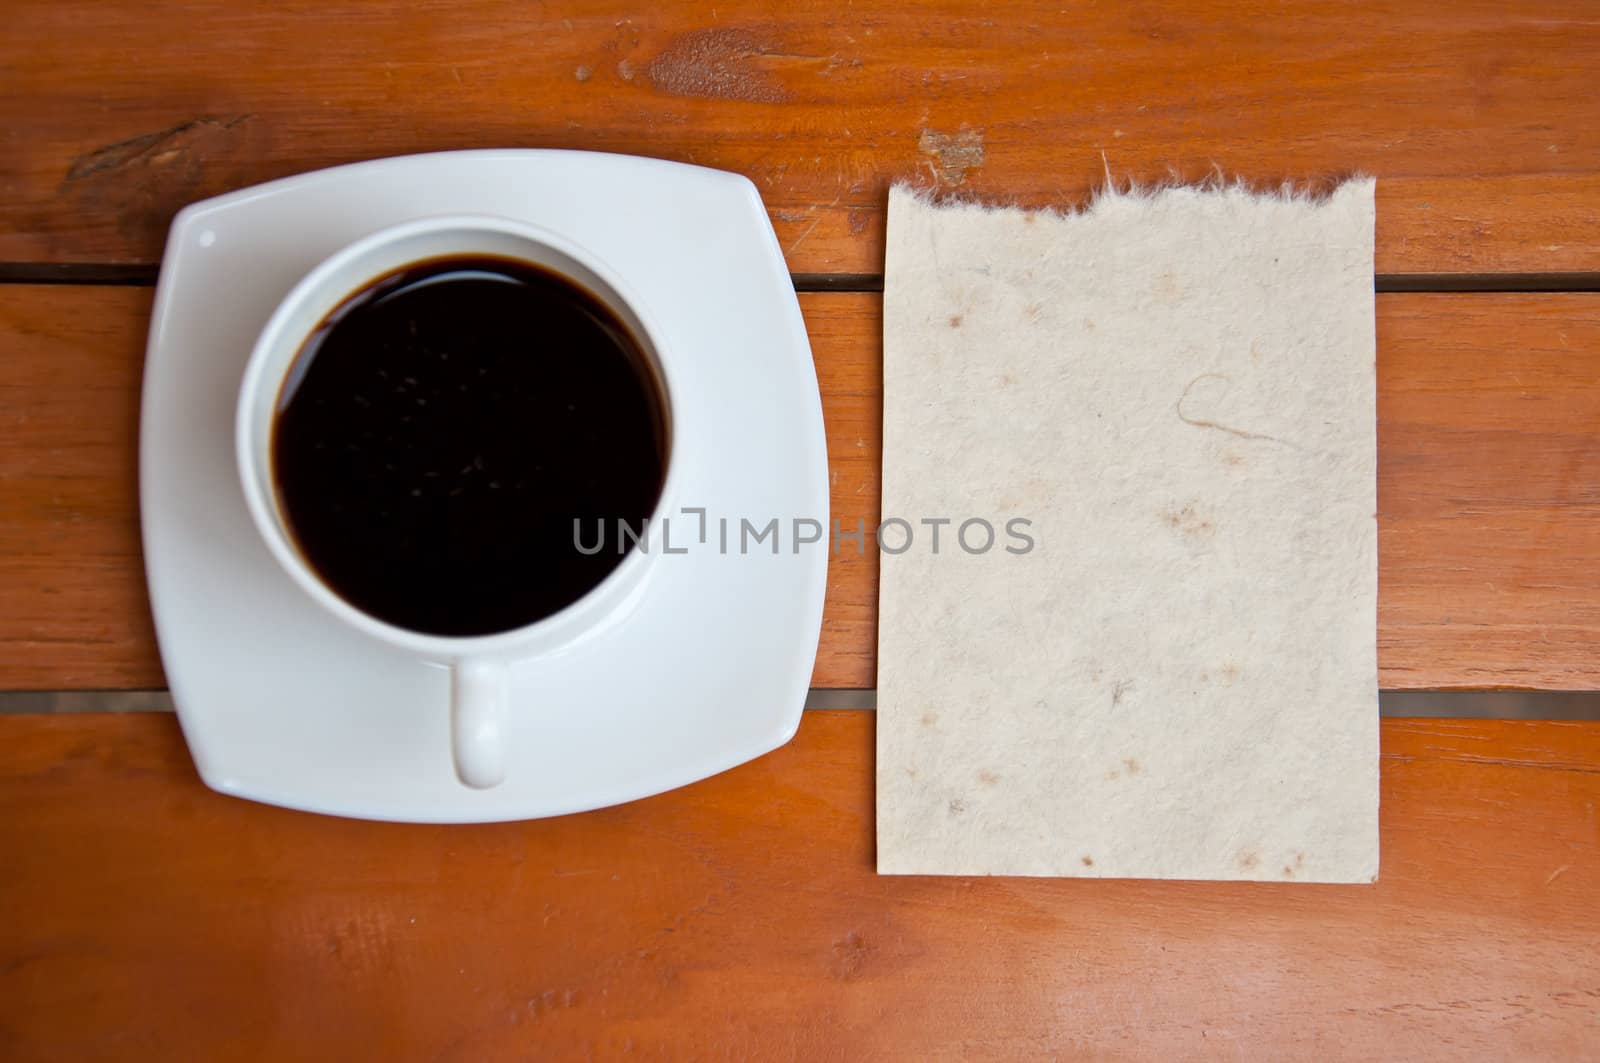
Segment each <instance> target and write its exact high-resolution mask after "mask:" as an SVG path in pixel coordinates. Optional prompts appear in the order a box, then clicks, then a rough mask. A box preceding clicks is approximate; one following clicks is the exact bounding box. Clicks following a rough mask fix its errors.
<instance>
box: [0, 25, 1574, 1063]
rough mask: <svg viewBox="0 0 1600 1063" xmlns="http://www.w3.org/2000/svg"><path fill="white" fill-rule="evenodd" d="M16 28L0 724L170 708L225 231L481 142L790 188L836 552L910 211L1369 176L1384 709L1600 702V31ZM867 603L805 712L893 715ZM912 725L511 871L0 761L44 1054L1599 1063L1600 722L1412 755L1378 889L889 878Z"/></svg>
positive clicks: (666, 804)
mask: <svg viewBox="0 0 1600 1063" xmlns="http://www.w3.org/2000/svg"><path fill="white" fill-rule="evenodd" d="M4 21H5V29H4V31H3V32H0V72H3V73H0V84H3V85H4V91H3V92H0V143H3V145H4V151H3V152H0V263H4V264H3V265H0V279H3V280H5V281H7V282H8V283H4V284H0V428H3V431H0V602H3V608H0V647H3V649H0V688H3V689H11V690H30V689H140V688H159V687H160V686H161V685H162V674H161V667H160V664H159V661H158V659H157V655H156V649H155V644H154V641H153V636H152V631H151V625H150V620H149V617H148V612H147V606H146V601H145V592H144V584H143V578H142V573H141V569H140V560H139V541H138V524H137V514H136V507H135V429H136V417H137V412H136V411H137V398H138V387H139V373H140V361H141V359H140V352H141V350H142V345H143V341H144V334H145V329H146V326H147V317H148V312H149V308H150V297H151V296H150V289H149V286H148V285H149V282H150V281H151V279H152V278H153V276H154V271H155V264H156V263H157V261H158V260H159V256H160V253H161V245H162V239H163V234H164V231H165V227H166V225H167V223H168V221H169V220H170V218H171V215H172V214H173V212H174V211H175V210H176V209H177V208H178V207H180V206H182V205H183V204H184V203H187V202H190V201H192V200H194V199H197V198H201V197H204V196H208V195H211V194H214V193H218V192H222V191H225V190H228V189H232V188H238V187H241V186H245V185H249V184H253V183H256V182H258V181H261V180H264V179H267V178H271V177H278V176H282V175H286V174H291V173H296V172H299V171H302V170H306V169H309V168H314V167H318V166H323V165H328V164H332V163H338V162H346V161H352V160H356V159H365V158H373V157H378V156H383V155H389V154H396V153H405V152H415V151H425V150H436V149H447V148H465V147H479V146H492V145H493V146H562V147H580V148H596V149H604V150H611V151H624V152H638V153H643V154H650V155H659V156H662V157H666V158H672V159H680V160H685V161H691V162H697V163H703V164H706V165H710V166H718V167H724V168H727V169H732V170H737V171H740V172H743V173H746V174H748V175H749V176H750V177H751V178H752V179H754V180H755V181H756V183H757V185H758V186H759V187H760V189H761V191H762V194H763V195H764V196H765V197H766V201H767V204H768V206H769V208H770V210H771V214H772V219H773V223H774V225H775V226H776V227H777V230H778V234H779V237H780V240H781V241H782V244H783V246H784V248H785V250H786V253H787V255H788V258H789V263H790V267H791V269H792V270H793V272H794V274H795V279H796V285H797V287H799V288H801V289H802V291H803V292H804V293H805V294H803V295H802V296H801V303H802V306H803V308H804V311H805V314H806V318H807V321H808V323H809V326H810V329H811V335H812V342H813V345H814V348H815V352H816V360H817V367H818V370H819V373H820V376H821V380H822V387H823V393H824V403H825V409H826V416H827V422H828V436H829V449H830V453H831V455H832V461H833V483H834V487H833V507H834V513H835V515H836V516H839V517H840V518H841V519H843V520H844V521H845V522H846V524H847V525H848V524H850V523H852V522H853V520H854V518H856V517H862V518H865V519H866V521H867V522H868V524H869V525H871V524H873V523H875V522H876V519H877V516H878V502H877V499H878V465H879V462H878V458H879V452H878V448H879V438H880V433H879V410H880V402H879V397H880V396H879V392H880V387H881V383H880V372H879V365H880V361H879V344H878V325H879V321H878V319H879V305H880V297H879V295H878V294H876V288H877V286H878V276H877V275H878V274H879V272H880V271H881V261H882V247H883V226H884V217H883V211H884V202H885V189H886V187H887V185H888V183H889V182H890V181H891V180H894V179H897V178H903V179H908V180H912V181H915V182H918V183H920V184H921V185H923V186H925V187H929V188H936V189H939V190H941V191H946V192H953V193H954V194H968V193H970V194H972V195H975V196H982V197H990V198H994V199H1001V200H1007V201H1014V202H1020V203H1023V204H1029V205H1047V204H1053V205H1068V204H1072V203H1075V202H1079V201H1081V200H1082V199H1083V197H1084V196H1086V195H1087V194H1088V192H1089V191H1090V189H1091V188H1092V187H1093V186H1094V185H1095V184H1096V183H1097V182H1099V181H1101V180H1102V179H1103V176H1104V173H1105V170H1106V168H1107V167H1108V166H1109V168H1110V170H1111V171H1112V172H1113V173H1116V174H1118V175H1128V176H1132V177H1137V178H1142V179H1154V178H1162V177H1165V176H1166V175H1167V174H1168V173H1169V172H1172V173H1176V174H1177V175H1179V176H1181V177H1196V176H1202V175H1204V174H1206V173H1208V172H1210V171H1211V170H1212V168H1213V167H1214V166H1217V167H1221V168H1222V169H1223V170H1225V172H1227V173H1228V174H1230V175H1233V174H1237V175H1241V176H1244V177H1246V178H1249V179H1252V180H1255V181H1278V180H1281V179H1285V178H1288V179H1308V180H1318V179H1325V178H1328V177H1330V176H1333V175H1338V174H1342V173H1347V172H1350V171H1364V172H1367V173H1372V174H1376V175H1377V176H1378V178H1379V181H1378V249H1377V272H1378V278H1377V283H1378V286H1379V291H1380V292H1381V293H1382V294H1380V295H1379V296H1378V301H1377V302H1378V348H1379V360H1378V373H1379V417H1380V431H1379V435H1380V462H1379V466H1380V468H1379V505H1380V513H1379V519H1380V552H1381V557H1382V569H1381V602H1380V618H1379V650H1380V662H1381V668H1382V682H1383V685H1384V686H1385V687H1386V688H1389V689H1424V688H1452V687H1454V688H1487V687H1527V688H1550V689H1592V688H1595V687H1596V686H1597V685H1600V103H1597V89H1600V4H1596V3H1594V2H1592V0H1591V2H1572V0H1537V2H1531V3H1524V4H1506V3H1504V2H1502V0H1494V2H1487V0H1470V2H1466V3H1457V4H1452V5H1449V6H1448V7H1445V8H1441V7H1438V6H1437V5H1421V4H1411V5H1389V4H1382V3H1352V4H1348V5H1329V6H1327V7H1311V6H1307V5H1288V6H1279V5H1269V4H1266V3H1259V2H1241V3H1238V4H1228V3H1222V2H1219V0H1198V2H1195V3H1190V4H1171V5H1167V6H1163V5H1160V4H1154V3H1141V4H1135V5H1127V6H1124V5H1117V4H1098V5H1088V4H1081V3H1073V4H1070V5H1065V6H1064V5H1062V4H1040V5H1027V4H1021V3H1016V2H1011V0H998V2H994V3H989V4H977V3H970V2H969V3H952V2H948V0H935V2H932V3H928V4H924V5H921V6H917V7H912V6H910V5H904V6H902V5H896V4H891V3H888V2H886V0H833V2H828V3H819V2H815V0H790V2H787V3H781V4H779V3H773V4H756V3H739V2H736V0H712V2H706V0H699V2H689V3H675V2H665V3H656V4H649V5H639V6H638V7H636V8H633V9H629V8H625V7H614V8H606V7H602V6H599V5H595V4H581V5H579V4H575V5H570V6H566V7H563V6H561V5H557V4H550V3H544V2H540V0H532V2H530V0H519V2H515V3H513V2H500V0H458V2H455V3H435V4H422V5H412V6H392V5H371V4H369V5H362V4H356V3H352V2H348V0H333V2H318V3H311V2H295V3H289V4H285V5H278V6H277V9H276V10H274V11H273V12H272V13H266V12H265V11H264V10H258V9H257V8H256V6H255V5H243V4H223V3H215V2H199V3H190V4H179V3H176V2H174V0H152V2H150V3H145V4H117V5H112V4H92V3H87V2H84V0H17V2H15V3H13V4H11V5H9V6H8V8H7V10H6V17H5V20H4ZM876 578H877V570H876V562H875V559H874V558H873V557H871V556H867V557H864V558H857V557H855V556H854V555H851V554H846V555H845V556H842V557H840V558H838V559H836V560H835V562H834V564H833V568H832V571H831V572H830V588H829V597H828V607H827V617H826V622H825V628H824V632H823V637H822V646H821V651H820V653H819V655H818V659H817V665H816V672H815V679H814V682H815V683H816V685H818V686H823V687H870V686H871V685H872V684H873V681H874V660H873V651H874V641H875V624H876V617H875V600H876ZM871 765H872V717H871V715H870V714H868V713H863V712H812V713H808V714H807V717H806V719H805V722H804V723H803V725H802V726H801V728H800V733H799V736H798V737H797V738H796V739H795V740H794V742H793V743H791V744H790V745H789V746H788V747H786V748H784V749H782V750H780V751H778V752H776V753H774V754H771V755H770V756H767V757H764V758H762V759H760V760H758V761H756V762H754V763H751V764H748V765H745V766H744V767H741V768H738V769H735V770H733V771H730V772H728V773H726V774H724V775H722V776H719V777H717V778H714V779H711V780H708V781H706V782H703V783H700V784H697V785H694V786H690V787H687V788H685V789H683V790H680V791H677V792H675V793H670V794H666V795H663V796H661V797H657V798H653V799H650V800H647V801H641V802H638V803H636V804H632V805H628V806H625V807H621V808H614V809H609V810H606V811H601V812H595V813H590V814H587V815H581V816H572V817H568V818H564V819H559V820H551V821H542V822H531V823H520V824H504V825H495V826H481V827H452V828H441V827H415V826H399V825H389V824H370V823H359V822H351V821H340V820H334V819H327V818H321V817H317V816H312V815H305V814H299V813H294V812H288V811H283V810H279V809H274V808H267V807H263V806H258V805H252V804H248V803H245V802H243V801H238V800H233V799H229V798H224V797H221V796H218V795H216V794H214V793H212V792H210V791H208V790H207V789H205V788H204V787H203V786H202V785H201V784H200V783H199V781H198V779H197V778H196V776H195V773H194V770H193V768H192V766H191V764H190V761H189V758H188V755H187V752H186V751H185V749H184V747H183V744H182V740H181V738H180V736H179V734H178V730H177V727H176V725H175V722H174V721H173V720H172V719H171V718H170V717H168V716H163V715H136V716H112V715H86V716H9V717H4V718H0V853H3V856H0V1056H3V1057H5V1058H7V1059H72V1060H83V1059H91V1058H119V1059H127V1058H155V1059H179V1058H182V1059H189V1058H193V1059H218V1058H231V1057H236V1056H238V1057H257V1058H267V1059H283V1058H291V1057H292V1058H300V1057H330V1058H430V1059H464V1060H465V1059H472V1060H476V1059H484V1058H496V1057H513V1056H514V1057H523V1056H532V1057H538V1058H563V1057H577V1058H588V1057H615V1056H623V1055H629V1054H636V1055H640V1056H643V1057H647V1058H659V1057H663V1056H672V1057H678V1056H682V1057H694V1058H763V1059H766V1058H779V1059H781V1058H798V1059H807V1060H809V1059H820V1058H838V1057H860V1058H905V1059H917V1060H922V1059H938V1058H1032V1057H1042V1056H1052V1057H1053V1056H1063V1057H1079V1056H1082V1057H1094V1058H1102V1057H1120V1056H1148V1057H1155V1058H1171V1057H1174V1056H1179V1055H1184V1056H1187V1055H1197V1054H1201V1053H1206V1054H1210V1053H1213V1052H1215V1053H1217V1054H1226V1055H1241V1056H1254V1057H1261V1058H1270V1059H1281V1058H1294V1057H1299V1058H1306V1057H1313V1058H1321V1057H1348V1058H1378V1057H1387V1056H1391V1055H1393V1056H1420V1055H1435V1054H1451V1055H1468V1056H1493V1057H1498V1058H1518V1057H1520V1058H1529V1057H1533V1056H1542V1057H1547V1058H1556V1057H1565V1058H1571V1057H1575V1056H1584V1055H1587V1056H1590V1057H1600V912H1597V906H1596V903H1595V902H1596V900H1597V899H1600V889H1597V887H1600V837H1597V831H1600V819H1597V812H1596V803H1597V801H1600V726H1597V725H1594V724H1574V723H1568V724H1554V723H1507V722H1427V723H1424V722H1410V721H1397V720H1391V721H1387V722H1386V724H1385V727H1384V732H1383V877H1382V881H1381V882H1380V883H1379V884H1378V885H1377V886H1375V887H1370V888H1366V887H1308V886H1293V885H1240V884H1215V885H1203V884H1166V883H1141V882H1109V881H1108V882H1092V881H1033V880H1015V879H979V880H972V879H940V878H908V879H880V878H877V877H876V876H875V875H874V874H873V869H872V847H873V842H872V769H871Z"/></svg>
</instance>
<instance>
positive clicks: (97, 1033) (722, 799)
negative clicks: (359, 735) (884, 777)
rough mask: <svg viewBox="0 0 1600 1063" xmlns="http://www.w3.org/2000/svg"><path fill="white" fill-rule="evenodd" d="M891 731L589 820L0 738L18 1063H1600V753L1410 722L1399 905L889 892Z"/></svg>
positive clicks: (3, 961)
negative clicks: (414, 802)
mask: <svg viewBox="0 0 1600 1063" xmlns="http://www.w3.org/2000/svg"><path fill="white" fill-rule="evenodd" d="M872 726H873V719H872V715H871V714H870V713H849V712H842V713H817V712H813V713H807V714H806V719H805V722H804V724H803V725H802V726H801V729H800V733H799V735H798V737H797V738H796V739H795V741H794V742H792V743H791V744H790V745H789V746H787V747H785V748H784V749H782V750H779V751H778V752H776V753H773V754H771V755H769V756H766V757H763V758H761V759H759V760H757V761H754V762H752V763H750V764H747V765H744V766H742V767H740V768H736V769H734V770H733V771H730V772H727V773H726V774H724V775H721V776H718V777H716V778H713V779H710V780H707V781H705V782H702V783H697V784H695V785H693V786H690V787H687V788H685V789H682V790H678V791H676V792H673V793H670V794H665V795H663V796H660V797H656V798H652V799H649V800H646V801H641V802H637V803H634V804H631V805H626V806H623V807H620V808H613V809H608V810H605V811H601V812H594V813H588V814H585V815H581V816H571V817H567V818H563V819H555V820H545V821H535V822H526V823H516V824H495V825H486V826H475V827H435V826H406V825H397V824H378V823H359V822H354V821H350V820H337V819H329V818H323V817H318V816H313V815H308V814H304V813H297V812H290V811H286V810H282V809H275V808H268V807H265V806H261V805H253V804H249V803H247V802H244V801H240V800H237V799H233V798H227V797H222V796H220V795H217V794H215V793H212V792H210V791H209V790H206V789H205V788H204V787H203V786H202V785H201V784H200V783H199V781H198V780H197V779H196V778H195V776H194V774H193V770H192V768H191V767H190V764H189V759H188V755H187V753H186V751H185V750H184V747H183V744H182V740H181V738H180V736H179V734H178V730H177V727H176V725H175V723H174V721H173V720H172V719H171V718H169V717H159V716H150V715H139V716H133V717H129V716H122V717H115V716H101V717H87V718H85V717H48V716H35V717H0V850H3V851H4V852H5V853H6V854H7V859H6V861H5V863H4V865H3V868H0V911H4V912H5V913H6V918H5V919H3V920H0V1054H3V1055H4V1056H5V1057H6V1058H7V1059H9V1060H15V1061H24V1060H59V1059H73V1060H94V1059H113V1058H114V1059H127V1058H146V1059H219V1058H228V1059H246V1058H248V1059H283V1058H306V1057H307V1056H308V1055H310V1056H312V1057H315V1058H327V1059H350V1058H360V1059H437V1060H455V1059H462V1060H466V1059H504V1058H527V1057H534V1058H541V1059H556V1058H561V1059H566V1058H574V1059H576V1058H617V1057H621V1056H639V1057H641V1058H649V1059H658V1058H715V1059H724V1058H727V1059H804V1060H818V1059H843V1058H854V1059H890V1058H892V1059H919V1060H922V1059H935V1060H937V1059H951V1060H955V1059H1021V1058H1054V1057H1071V1058H1130V1057H1138V1058H1151V1059H1181V1058H1189V1057H1194V1056H1200V1055H1212V1054H1226V1055H1228V1056H1245V1057H1249V1058H1259V1059H1326V1058H1340V1059H1394V1058H1401V1059H1404V1058H1436V1057H1438V1056H1440V1055H1441V1054H1446V1053H1447V1054H1449V1055H1451V1056H1454V1057H1462V1058H1499V1059H1534V1058H1539V1059H1575V1058H1580V1057H1587V1056H1592V1054H1593V1052H1594V1049H1595V1044H1596V1042H1595V1029H1596V1023H1597V1021H1600V912H1597V911H1596V908H1595V905H1594V898H1595V896H1596V895H1597V891H1600V837H1597V832H1596V823H1595V814H1594V809H1595V804H1596V802H1597V801H1600V725H1596V724H1549V723H1507V722H1487V721H1485V722H1472V723H1466V722H1459V723H1443V722H1437V723H1424V722H1399V721H1386V722H1385V725H1384V731H1383V871H1382V876H1381V880H1380V882H1379V883H1378V884H1377V885H1375V886H1354V887H1338V886H1334V887H1327V886H1305V885H1291V884H1284V885H1271V884H1268V885H1261V884H1245V883H1217V884H1202V883H1158V882H1116V881H1093V880H1047V879H1037V880H1029V879H1000V878H995V879H982V878H980V879H968V878H879V877H877V876H876V875H875V874H874V873H873V839H872V831H873V816H872V807H873V805H872V802H873V791H872V769H871V765H872Z"/></svg>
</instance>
